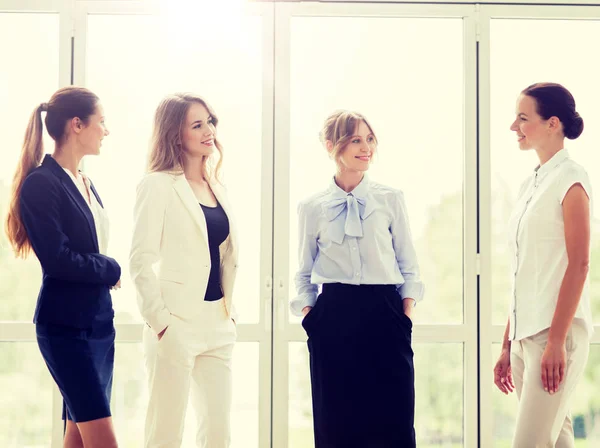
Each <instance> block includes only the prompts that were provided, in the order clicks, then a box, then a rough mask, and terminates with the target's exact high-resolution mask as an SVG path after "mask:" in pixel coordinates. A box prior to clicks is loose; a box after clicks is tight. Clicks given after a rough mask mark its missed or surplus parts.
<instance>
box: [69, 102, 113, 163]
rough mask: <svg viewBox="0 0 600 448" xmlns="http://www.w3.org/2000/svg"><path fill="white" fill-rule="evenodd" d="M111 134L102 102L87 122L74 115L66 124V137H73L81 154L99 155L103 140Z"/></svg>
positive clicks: (97, 105)
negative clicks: (105, 121)
mask: <svg viewBox="0 0 600 448" xmlns="http://www.w3.org/2000/svg"><path fill="white" fill-rule="evenodd" d="M108 134H109V131H108V128H107V127H106V125H105V123H104V109H103V108H102V105H101V104H100V103H97V104H96V108H95V110H94V113H93V114H92V115H90V116H89V117H88V118H87V120H85V122H84V121H83V120H81V119H80V118H79V117H74V118H72V119H71V120H69V121H68V122H67V124H66V129H65V136H66V139H67V140H69V139H73V140H74V141H75V142H76V147H77V148H78V152H79V153H80V154H81V156H86V155H98V154H100V147H101V146H102V140H103V139H104V137H106V136H107V135H108Z"/></svg>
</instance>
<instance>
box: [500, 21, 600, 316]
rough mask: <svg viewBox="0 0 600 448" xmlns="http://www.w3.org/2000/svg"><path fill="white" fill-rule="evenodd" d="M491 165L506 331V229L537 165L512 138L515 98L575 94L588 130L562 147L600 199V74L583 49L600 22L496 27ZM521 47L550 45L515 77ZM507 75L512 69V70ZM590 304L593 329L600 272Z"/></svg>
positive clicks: (595, 259)
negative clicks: (548, 87) (531, 90)
mask: <svg viewBox="0 0 600 448" xmlns="http://www.w3.org/2000/svg"><path fill="white" fill-rule="evenodd" d="M490 32H491V38H490V42H491V44H490V47H491V48H490V50H491V159H492V179H491V181H492V270H493V276H492V282H493V284H492V291H493V292H492V303H493V321H494V323H495V324H503V325H504V324H506V321H507V316H508V306H509V300H508V297H510V288H511V275H513V274H514V273H511V272H509V260H510V258H509V255H508V252H507V249H508V247H507V246H508V244H507V233H506V232H507V227H506V226H507V222H508V219H509V216H510V213H511V212H512V206H513V203H514V201H515V200H516V195H517V193H518V188H519V187H520V185H521V183H522V182H523V181H524V180H525V178H526V177H527V176H528V175H529V174H530V173H531V172H532V171H533V169H534V168H535V167H536V166H537V164H538V159H537V156H536V154H535V152H534V151H528V152H527V153H526V154H522V153H521V151H519V147H518V144H517V141H516V138H515V134H514V132H511V131H510V130H509V127H510V125H511V124H512V122H513V121H514V111H515V104H516V100H517V97H518V95H519V93H520V92H521V90H523V89H524V88H525V87H527V86H528V85H530V84H533V83H535V82H540V81H553V82H558V83H561V84H563V85H564V86H565V87H566V88H567V89H569V90H570V91H571V93H572V94H573V96H574V97H575V100H576V102H577V109H578V110H579V112H580V114H581V116H582V117H583V119H584V122H585V130H584V132H583V134H582V135H581V137H579V138H578V139H577V140H574V141H571V140H566V141H565V147H566V148H568V149H569V152H570V155H571V157H572V158H573V159H574V160H576V161H577V162H579V163H580V164H581V165H583V166H584V167H585V169H586V170H587V171H588V174H589V175H590V179H591V182H592V189H593V190H594V191H595V192H598V191H600V163H599V162H600V156H599V155H598V151H597V150H596V147H597V141H598V139H599V138H600V128H599V127H598V126H594V123H596V122H598V121H599V120H600V111H599V110H598V107H597V105H598V103H599V102H600V91H598V88H597V84H598V73H599V72H598V66H597V64H596V61H595V60H594V59H593V58H588V57H587V55H588V48H587V47H586V46H585V45H583V46H582V45H581V44H582V42H597V41H598V40H599V39H600V22H598V21H591V20H585V21H584V20H580V21H577V20H506V19H495V20H492V22H491V30H490ZM523 42H545V43H546V44H547V45H541V46H539V47H536V51H535V52H532V53H531V54H528V55H527V57H525V58H519V60H518V64H519V69H518V70H514V64H515V48H520V47H522V46H523ZM557 55H569V63H568V64H557V63H556V57H557ZM507 67H510V69H509V68H507ZM599 213H600V212H599V210H598V208H597V207H596V208H595V212H594V218H595V219H594V222H593V229H592V261H591V262H592V266H594V265H598V264H599V263H600V237H599V232H600V225H599V222H600V221H599V220H598V217H600V214H599ZM590 278H591V289H590V291H591V294H592V296H591V303H592V308H593V309H592V311H593V313H594V317H595V320H596V321H599V320H600V270H598V269H594V268H592V270H591V272H590Z"/></svg>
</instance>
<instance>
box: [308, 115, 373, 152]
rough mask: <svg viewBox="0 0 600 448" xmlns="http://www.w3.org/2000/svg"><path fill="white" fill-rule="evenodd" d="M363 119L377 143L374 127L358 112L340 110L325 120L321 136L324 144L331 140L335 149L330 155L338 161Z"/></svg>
mask: <svg viewBox="0 0 600 448" xmlns="http://www.w3.org/2000/svg"><path fill="white" fill-rule="evenodd" d="M361 121H362V122H363V123H364V124H366V125H367V127H368V128H369V131H371V133H372V134H373V137H374V138H375V143H377V137H376V136H375V132H374V131H373V127H372V126H371V124H370V123H369V121H368V120H367V119H366V117H365V116H364V115H362V114H359V113H358V112H353V111H349V110H338V111H336V112H334V113H332V114H331V115H329V117H327V119H326V120H325V124H324V125H323V129H321V132H320V133H319V138H320V140H321V143H323V144H324V145H325V144H326V142H327V141H330V142H331V143H332V144H333V149H332V150H331V151H330V152H329V155H330V156H331V158H332V159H333V160H335V161H336V162H338V161H339V158H340V157H341V155H342V152H343V151H344V149H345V148H346V146H347V145H348V143H349V142H350V140H352V137H353V136H354V132H355V131H356V128H357V127H358V125H359V123H360V122H361Z"/></svg>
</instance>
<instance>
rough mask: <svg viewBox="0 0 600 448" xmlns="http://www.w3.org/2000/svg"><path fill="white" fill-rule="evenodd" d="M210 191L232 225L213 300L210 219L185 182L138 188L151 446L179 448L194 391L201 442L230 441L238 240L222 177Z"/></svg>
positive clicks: (213, 446) (217, 446) (165, 178)
mask: <svg viewBox="0 0 600 448" xmlns="http://www.w3.org/2000/svg"><path fill="white" fill-rule="evenodd" d="M211 189H212V190H213V193H214V194H215V196H216V198H217V200H218V201H219V203H220V204H221V206H222V207H223V210H224V211H225V213H226V214H227V216H228V220H229V228H230V233H229V236H228V238H227V239H226V240H225V242H223V244H222V245H221V247H220V255H221V266H220V268H221V287H222V289H223V295H224V297H223V298H222V299H221V300H217V301H213V302H209V301H204V294H205V292H206V287H207V283H208V276H209V273H210V266H211V264H210V253H209V246H208V235H207V230H206V220H205V218H204V214H203V212H202V209H201V207H200V205H199V204H198V200H197V199H196V197H195V195H194V193H193V191H192V189H191V187H190V186H189V184H188V182H187V180H186V179H185V177H184V176H183V175H173V174H168V173H163V172H157V173H151V174H149V175H147V176H146V177H145V178H144V179H143V180H142V182H141V183H140V185H139V186H138V190H137V200H136V206H135V223H134V232H133V243H132V248H131V256H130V271H131V276H132V278H133V281H134V283H135V285H136V288H137V293H138V294H137V297H138V305H139V308H140V312H141V314H142V316H143V317H144V320H145V321H146V323H147V325H146V327H145V328H144V335H143V346H144V356H145V364H146V369H147V373H148V386H149V393H150V400H149V403H148V411H147V416H146V429H145V442H144V446H145V447H146V448H176V447H180V446H181V441H182V436H183V424H184V420H185V414H186V410H187V405H188V401H189V398H190V396H191V399H192V404H193V407H194V409H195V412H196V415H197V417H198V419H197V420H198V431H197V436H196V443H197V446H198V447H202V448H222V447H223V448H225V447H228V446H229V443H230V410H231V356H232V351H233V345H234V343H235V340H236V329H235V324H234V322H233V320H235V312H234V311H233V305H232V292H233V283H234V279H235V273H236V269H237V244H236V238H235V228H234V225H233V222H232V221H233V220H232V217H231V213H230V208H229V205H228V203H227V200H226V197H225V192H224V189H223V187H222V186H221V185H219V184H217V183H211ZM165 328H166V331H165V333H164V335H163V337H162V338H161V340H160V341H159V340H158V333H160V332H161V331H162V330H163V329H165ZM190 392H191V394H190Z"/></svg>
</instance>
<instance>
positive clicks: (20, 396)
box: [0, 342, 54, 448]
mask: <svg viewBox="0 0 600 448" xmlns="http://www.w3.org/2000/svg"><path fill="white" fill-rule="evenodd" d="M53 384H54V383H53V381H52V377H51V376H50V373H49V372H48V369H47V368H46V364H45V363H44V360H43V358H42V356H41V355H40V351H39V349H38V346H37V343H35V342H3V343H1V344H0V390H2V391H4V392H3V396H2V406H1V407H0V446H5V447H28V448H45V447H48V446H50V441H51V437H52V419H53V416H52V390H53Z"/></svg>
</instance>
